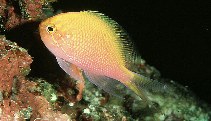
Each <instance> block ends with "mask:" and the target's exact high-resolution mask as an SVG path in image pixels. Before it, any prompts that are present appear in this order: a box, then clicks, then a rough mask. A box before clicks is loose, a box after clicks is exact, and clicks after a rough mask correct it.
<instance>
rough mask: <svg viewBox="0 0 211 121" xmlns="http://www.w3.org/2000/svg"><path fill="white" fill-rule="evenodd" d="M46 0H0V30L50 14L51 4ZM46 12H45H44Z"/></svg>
mask: <svg viewBox="0 0 211 121" xmlns="http://www.w3.org/2000/svg"><path fill="white" fill-rule="evenodd" d="M50 2H55V1H47V0H17V1H10V0H8V1H6V0H0V3H1V5H0V30H1V31H0V32H4V31H6V30H8V29H11V28H14V27H16V26H17V25H20V24H23V23H26V22H32V21H36V20H39V19H41V18H45V17H47V15H48V14H50V15H51V14H52V9H51V4H50ZM45 13H47V14H45Z"/></svg>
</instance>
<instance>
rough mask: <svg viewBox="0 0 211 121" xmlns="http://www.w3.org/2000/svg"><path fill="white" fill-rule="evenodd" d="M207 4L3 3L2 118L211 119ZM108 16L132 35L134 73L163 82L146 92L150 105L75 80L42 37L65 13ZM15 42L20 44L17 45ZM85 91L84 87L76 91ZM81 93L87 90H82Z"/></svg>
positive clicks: (56, 0) (0, 52)
mask: <svg viewBox="0 0 211 121" xmlns="http://www.w3.org/2000/svg"><path fill="white" fill-rule="evenodd" d="M209 5H210V4H209V3H206V2H193V1H192V2H191V3H189V2H181V1H174V2H170V1H169V2H159V1H154V2H150V1H138V0H137V1H119V0H117V1H108V0H102V1H96V0H81V1H71V0H14V1H13V0H0V35H1V36H0V104H1V105H0V120H2V121H7V120H9V121H10V120H14V119H17V120H35V119H37V120H51V121H53V120H61V121H65V120H83V121H87V120H88V121H92V120H94V121H95V120H102V121H104V120H105V121H106V120H108V121H110V120H119V121H120V120H121V121H130V120H131V121H133V120H141V121H142V120H144V121H145V120H147V121H154V120H155V121H159V120H161V121H162V120H165V121H171V120H176V121H177V120H178V121H181V120H191V121H209V120H210V115H211V111H210V104H211V96H210V93H211V88H210V87H211V80H210V67H211V65H210V62H211V59H210V52H211V51H210V50H211V48H210V47H211V44H210V42H209V41H210V40H211V31H210V29H211V22H210V21H211V17H210V15H209V13H211V8H210V7H209ZM83 10H93V11H99V12H101V13H104V14H105V15H107V16H109V17H110V18H112V19H113V20H115V21H116V22H117V23H118V24H120V25H121V26H122V27H123V28H124V30H125V31H127V33H128V34H129V36H130V37H131V38H132V40H133V42H134V45H135V47H136V48H135V49H136V51H137V52H138V53H139V55H140V56H141V58H140V57H139V58H138V61H137V63H135V64H134V65H133V67H131V68H133V71H134V72H137V73H139V74H142V75H144V76H146V77H150V78H152V79H156V80H159V81H161V82H163V83H166V84H167V85H168V87H169V88H171V91H168V92H163V93H154V92H150V91H149V93H147V96H148V97H149V99H150V100H151V101H152V102H153V104H154V105H153V106H151V107H150V106H149V107H145V106H144V105H143V103H142V102H141V100H140V99H139V98H138V97H137V96H136V95H133V94H131V92H130V91H126V92H124V95H123V96H124V98H125V99H121V98H118V97H115V96H111V95H109V94H107V93H106V92H104V91H102V90H100V89H99V88H97V87H95V86H94V85H93V84H91V83H90V82H89V81H86V84H85V88H84V90H83V95H82V100H80V101H78V100H77V99H76V96H77V94H78V92H79V89H78V87H77V86H76V85H77V82H76V81H75V80H73V79H71V78H70V77H69V76H68V75H67V74H66V73H65V72H64V71H63V70H62V69H61V68H60V67H59V65H58V64H57V62H56V59H55V57H54V55H53V54H51V53H50V52H49V51H48V49H47V48H46V47H45V46H44V44H43V43H42V41H41V40H40V35H39V30H38V26H39V24H40V22H41V21H42V20H44V19H46V18H48V17H51V16H53V15H56V14H58V13H62V12H75V11H83ZM14 42H15V43H17V44H15V43H14ZM79 88H80V87H79ZM81 88H82V87H81Z"/></svg>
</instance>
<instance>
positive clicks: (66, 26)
mask: <svg viewBox="0 0 211 121" xmlns="http://www.w3.org/2000/svg"><path fill="white" fill-rule="evenodd" d="M39 30H40V35H41V39H42V41H43V42H44V44H45V46H46V47H47V48H48V49H49V50H50V51H51V52H52V53H53V54H54V55H55V56H56V58H57V61H58V63H59V65H60V67H61V68H62V69H63V70H64V71H65V72H66V73H68V74H69V75H70V76H72V77H73V78H75V79H77V80H80V79H81V75H82V74H79V73H75V71H73V70H77V71H78V72H81V71H83V72H84V74H85V75H86V77H87V78H88V79H89V80H90V81H91V82H92V83H94V84H96V85H97V86H99V87H101V88H103V89H104V90H105V91H107V92H111V91H112V90H115V89H114V88H115V86H114V85H115V84H116V83H117V81H118V82H120V83H122V84H124V85H125V86H126V87H128V88H130V89H131V90H133V91H134V92H135V93H136V94H137V95H139V96H140V97H141V98H142V99H143V100H144V101H146V100H147V97H146V96H145V94H144V92H143V90H142V89H141V88H142V87H145V86H146V87H153V86H154V87H155V88H156V87H159V86H160V84H159V83H158V82H157V81H154V82H153V81H152V80H150V79H148V78H145V77H143V76H141V75H139V74H136V73H134V72H132V71H130V70H129V69H128V68H127V64H128V63H132V61H133V58H134V55H133V51H132V50H133V49H132V48H131V46H130V40H127V39H128V38H127V36H126V33H125V32H124V31H123V30H122V29H121V27H120V26H119V25H118V23H117V22H115V21H113V20H112V19H110V18H109V17H107V16H105V15H104V14H101V13H99V12H94V11H82V12H68V13H61V14H59V15H56V16H53V17H51V18H48V19H46V20H44V21H43V22H41V24H40V26H39ZM71 65H74V69H73V68H72V66H71ZM75 68H77V69H75ZM112 85H113V86H112ZM152 85H153V86H152ZM155 85H159V86H155ZM111 87H113V88H111ZM159 88H160V87H159Z"/></svg>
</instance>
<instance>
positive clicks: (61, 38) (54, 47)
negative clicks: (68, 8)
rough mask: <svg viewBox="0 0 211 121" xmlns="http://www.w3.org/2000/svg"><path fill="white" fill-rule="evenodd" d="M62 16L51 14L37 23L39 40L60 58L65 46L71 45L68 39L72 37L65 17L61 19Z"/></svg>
mask: <svg viewBox="0 0 211 121" xmlns="http://www.w3.org/2000/svg"><path fill="white" fill-rule="evenodd" d="M63 16H64V15H57V16H53V17H51V18H48V19H46V20H44V21H43V22H41V23H40V25H39V32H40V36H41V40H42V41H43V43H44V44H45V46H46V47H47V48H48V49H49V50H50V51H51V52H52V53H53V54H54V55H55V56H56V57H60V58H63V57H62V54H64V51H65V48H67V46H68V48H69V47H71V45H70V43H69V42H68V41H71V38H72V36H71V35H72V34H71V30H67V26H68V25H67V22H66V19H61V18H62V17H63Z"/></svg>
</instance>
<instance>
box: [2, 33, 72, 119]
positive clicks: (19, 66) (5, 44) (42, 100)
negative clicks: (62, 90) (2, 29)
mask: <svg viewBox="0 0 211 121" xmlns="http://www.w3.org/2000/svg"><path fill="white" fill-rule="evenodd" d="M0 52H1V53H0V55H1V56H0V74H1V75H0V99H1V100H0V120H3V121H4V120H18V121H19V120H23V119H31V120H35V119H42V120H51V121H55V120H62V121H68V120H69V116H67V115H66V114H62V113H61V112H60V111H53V109H52V106H51V103H52V102H55V101H56V98H54V97H55V96H54V95H56V94H55V92H54V90H53V88H52V87H51V85H50V84H48V83H43V82H41V81H40V79H38V80H37V81H35V82H33V81H30V80H27V79H26V78H25V76H26V75H27V74H28V72H29V70H30V67H29V66H30V64H31V62H32V59H31V57H30V56H29V55H28V53H27V51H26V50H25V49H23V48H21V47H18V46H17V44H16V43H13V42H10V41H8V40H6V38H5V37H4V36H0ZM52 94H54V95H53V96H52ZM49 95H51V96H49ZM48 100H49V101H48ZM50 102H51V103H50Z"/></svg>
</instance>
